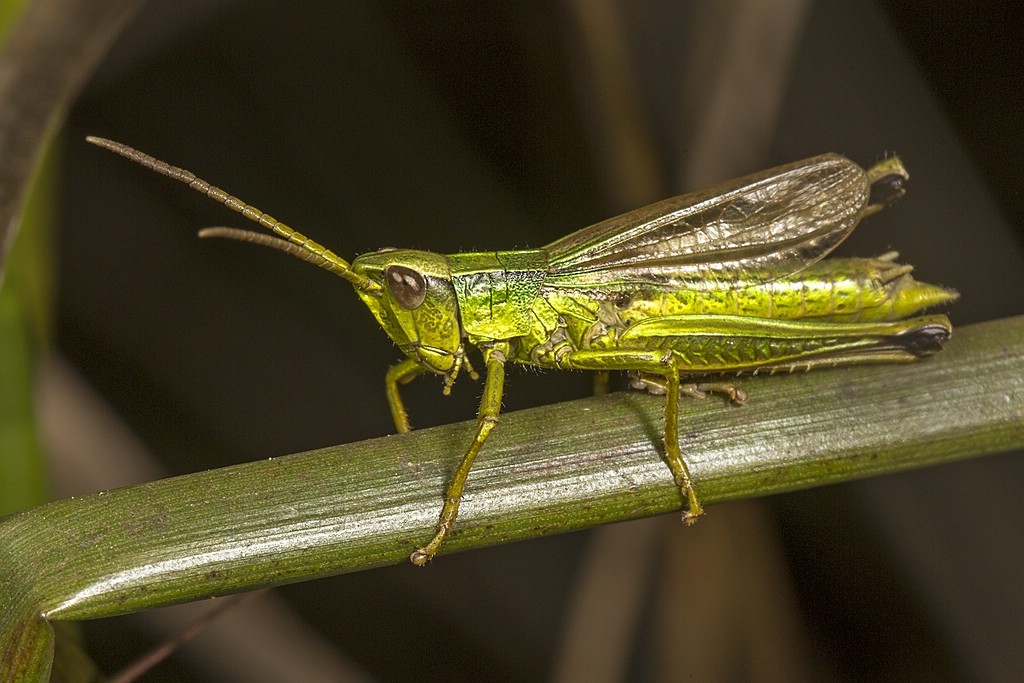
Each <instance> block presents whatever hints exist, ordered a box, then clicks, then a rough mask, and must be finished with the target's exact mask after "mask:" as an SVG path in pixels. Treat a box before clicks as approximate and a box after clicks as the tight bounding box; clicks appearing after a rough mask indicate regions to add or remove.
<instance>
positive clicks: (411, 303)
mask: <svg viewBox="0 0 1024 683" xmlns="http://www.w3.org/2000/svg"><path fill="white" fill-rule="evenodd" d="M384 279H385V280H387V282H388V289H390V290H391V294H392V295H393V296H394V297H395V300H396V301H397V302H398V305H399V306H401V307H402V308H404V309H405V310H407V311H411V310H414V309H416V308H419V305H420V304H422V303H423V299H425V298H426V296H427V283H426V282H425V281H424V279H423V276H422V275H420V274H419V273H417V272H416V271H415V270H413V269H412V268H406V267H405V266H389V267H388V268H387V269H385V270H384Z"/></svg>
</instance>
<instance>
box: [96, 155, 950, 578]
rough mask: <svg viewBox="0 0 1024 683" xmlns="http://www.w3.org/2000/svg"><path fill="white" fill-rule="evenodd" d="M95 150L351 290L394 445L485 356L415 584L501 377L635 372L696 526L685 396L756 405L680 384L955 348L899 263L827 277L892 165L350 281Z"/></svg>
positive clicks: (433, 258)
mask: <svg viewBox="0 0 1024 683" xmlns="http://www.w3.org/2000/svg"><path fill="white" fill-rule="evenodd" d="M88 140H89V141H90V142H92V143H94V144H97V145H100V146H101V147H105V148H107V149H109V150H111V151H113V152H116V153H118V154H121V155H123V156H125V157H127V158H128V159H131V160H132V161H135V162H138V163H139V164H142V165H143V166H145V167H147V168H150V169H152V170H154V171H156V172H158V173H161V174H163V175H166V176H169V177H171V178H174V179H176V180H180V181H181V182H183V183H186V184H187V185H188V186H189V187H191V188H192V189H194V190H198V191H199V192H202V193H203V194H206V195H207V196H209V197H211V198H213V199H215V200H217V201H219V202H221V203H222V204H224V205H226V206H227V207H228V208H230V209H233V210H234V211H238V212H239V213H241V214H242V215H243V216H245V217H246V218H248V219H250V220H252V221H255V222H256V223H259V224H260V225H261V226H263V227H264V228H266V229H267V230H269V231H270V232H273V233H274V234H276V235H277V237H271V236H269V235H265V234H262V233H256V232H251V231H247V230H239V229H235V228H225V227H216V228H207V229H205V230H202V231H201V232H200V233H199V235H200V236H201V237H225V238H230V239H236V240H241V241H243V242H253V243H256V244H260V245H263V246H268V247H272V248H274V249H278V250H280V251H283V252H285V253H287V254H291V255H292V256H296V257H298V258H300V259H302V260H304V261H308V262H309V263H312V264H313V265H316V266H319V267H321V268H323V269H325V270H328V271H330V272H332V273H334V274H335V275H338V276H340V277H342V278H344V279H346V280H348V281H349V282H351V283H352V285H353V287H355V290H356V293H357V294H358V295H359V297H360V298H361V299H362V300H363V302H364V303H365V304H366V305H367V306H368V307H369V308H370V311H371V312H372V313H373V315H374V317H375V318H376V319H377V322H378V323H379V324H380V326H381V327H383V328H384V331H385V332H387V334H388V336H389V337H391V339H392V340H393V341H394V342H395V343H396V344H397V345H398V347H399V348H400V349H401V350H402V352H403V353H405V355H406V356H407V357H406V358H405V360H403V361H401V362H400V363H398V364H397V365H395V366H394V367H392V368H391V369H390V370H388V372H387V376H386V379H385V391H386V394H387V399H388V404H389V406H390V408H391V414H392V417H393V418H394V422H395V427H396V429H397V430H398V431H399V432H407V431H409V429H410V425H409V418H408V414H407V413H406V410H405V406H404V405H403V403H402V399H401V397H400V395H399V385H402V384H405V383H407V382H409V381H410V380H412V379H413V378H414V377H417V376H418V375H421V374H423V373H425V372H433V373H436V374H439V375H441V376H442V378H443V380H444V393H445V394H447V393H449V392H450V390H451V387H452V385H453V384H454V382H455V380H456V378H457V377H458V376H459V373H460V372H461V371H463V370H465V371H466V372H467V373H468V374H470V375H471V376H472V377H473V378H474V379H476V378H478V375H477V374H476V373H475V372H474V371H473V368H472V366H471V365H470V362H469V359H468V358H467V356H466V350H467V347H468V346H475V347H476V348H477V349H479V351H480V352H481V354H482V355H483V361H484V364H485V366H486V380H485V383H484V392H483V398H482V399H481V401H480V409H479V412H478V417H477V428H476V435H475V436H474V437H473V441H472V443H470V445H469V448H468V449H467V450H466V454H465V456H463V458H462V462H461V463H459V466H458V467H457V468H456V470H455V474H454V476H453V477H452V480H451V484H450V485H449V487H448V491H447V494H446V495H445V501H444V506H443V508H442V510H441V514H440V518H439V520H438V524H437V531H436V533H435V535H434V537H433V538H432V539H431V540H430V541H429V542H428V543H427V544H426V545H424V546H423V547H420V548H417V549H416V550H415V551H414V552H413V553H412V555H411V556H410V560H411V561H412V563H413V564H416V565H420V566H422V565H424V564H426V563H427V562H428V561H430V560H431V559H432V558H433V557H434V555H436V554H437V552H438V550H439V548H440V547H441V545H442V544H443V543H444V540H445V538H446V537H447V536H448V534H449V532H450V531H451V529H452V526H453V524H454V523H455V519H456V515H457V514H458V510H459V502H460V501H461V499H462V490H463V486H464V485H465V483H466V479H467V477H468V476H469V472H470V469H471V468H472V466H473V460H474V459H475V458H476V456H477V454H478V453H479V452H480V448H481V447H482V446H483V444H484V442H485V441H486V440H487V436H488V434H490V432H491V430H492V429H493V428H494V426H495V425H496V424H497V423H498V414H499V411H500V408H501V398H502V392H503V388H504V382H505V364H506V363H509V362H512V363H520V364H523V365H532V366H535V367H540V368H553V369H559V370H565V369H573V370H595V371H599V372H602V373H606V372H607V371H611V370H625V371H629V372H630V373H631V374H632V378H633V382H632V383H633V386H635V387H637V388H646V389H648V390H649V391H651V392H652V393H662V394H664V395H665V460H666V462H667V463H668V466H669V469H670V470H671V471H672V475H673V477H674V478H675V481H676V484H677V485H678V486H679V488H680V490H681V491H682V494H683V496H684V497H685V499H686V501H687V506H688V509H687V511H686V513H685V514H684V517H683V518H684V520H685V521H686V522H687V523H692V522H693V521H694V520H695V519H696V518H697V517H699V516H700V515H702V514H703V512H704V511H703V508H702V507H701V504H700V500H699V499H698V496H697V493H696V490H695V489H694V484H693V479H692V477H691V476H690V472H689V470H688V468H687V466H686V462H685V461H684V460H683V457H682V454H681V453H680V449H679V436H678V426H677V423H678V403H679V395H680V393H683V394H686V395H691V396H697V397H700V396H704V395H705V394H706V393H707V392H716V393H722V394H725V395H726V396H728V397H729V398H730V399H731V400H732V401H734V402H736V403H742V402H744V401H745V400H746V399H747V394H746V392H745V391H744V390H742V389H740V388H738V387H736V386H734V385H731V384H727V383H720V382H710V383H698V384H681V383H680V377H681V376H691V375H697V376H700V375H718V374H723V373H731V374H738V373H742V372H752V373H754V372H758V371H761V370H766V371H770V372H777V371H794V370H810V369H812V368H818V367H835V366H840V365H854V364H859V363H876V362H896V363H901V362H910V361H914V360H917V359H918V358H920V357H922V356H927V355H930V354H932V353H934V352H936V351H938V350H939V349H940V348H941V347H942V344H943V343H944V342H945V341H946V340H947V339H948V338H949V335H950V332H951V326H950V323H949V320H948V318H946V316H944V315H927V316H919V317H911V316H914V315H915V314H917V313H920V312H921V311H923V310H924V309H926V308H929V307H932V306H935V305H938V304H941V303H945V302H949V301H952V300H954V299H955V298H956V297H957V294H956V292H953V291H951V290H948V289H945V288H943V287H938V286H935V285H929V284H925V283H921V282H917V281H915V280H914V279H913V277H912V276H911V270H912V267H911V266H909V265H900V264H898V263H896V258H897V257H898V256H897V254H896V253H895V252H892V253H888V254H885V255H883V256H880V257H878V258H874V259H866V258H837V259H829V260H826V261H822V260H821V259H822V257H824V256H825V255H826V254H828V253H829V252H830V251H832V250H833V249H834V248H835V247H836V245H838V244H839V243H840V242H842V241H843V240H844V239H845V238H846V237H847V236H848V235H849V234H850V232H851V231H852V230H853V229H854V227H856V226H857V224H858V223H859V222H860V220H861V218H863V217H865V216H867V215H870V214H872V213H875V212H876V211H878V210H880V209H882V208H883V207H884V205H885V204H886V203H887V202H889V201H892V200H894V199H896V198H897V197H899V196H900V195H902V194H903V192H904V189H903V187H904V183H905V182H906V180H907V178H908V174H907V172H906V170H905V169H904V167H903V165H902V163H901V162H900V161H899V159H898V158H896V157H890V158H888V159H885V160H884V161H882V162H880V163H878V164H876V165H874V166H872V167H871V168H869V169H867V170H864V169H863V168H861V167H860V166H858V165H857V164H855V163H853V162H852V161H850V160H848V159H846V158H844V157H842V156H839V155H837V154H823V155H821V156H817V157H813V158H810V159H806V160H804V161H797V162H795V163H792V164H788V165H785V166H780V167H778V168H773V169H770V170H768V171H763V172H761V173H756V174H753V175H749V176H746V177H744V178H740V179H737V180H732V181H729V182H727V183H723V184H721V185H717V186H715V187H712V188H710V189H707V190H701V191H698V192H693V193H690V194H686V195H682V196H679V197H675V198H672V199H666V200H664V201H661V202H658V203H656V204H652V205H650V206H647V207H645V208H642V209H637V210H636V211H632V212H630V213H626V214H623V215H622V216H618V217H616V218H612V219H609V220H606V221H604V222H601V223H598V224H596V225H593V226H591V227H589V228H585V229H583V230H580V231H578V232H575V233H572V234H571V235H568V236H566V237H563V238H562V239H559V240H556V241H555V242H552V243H551V244H549V245H547V246H546V247H544V248H542V249H530V250H523V251H488V252H477V253H467V254H448V255H442V254H434V253H431V252H427V251H414V250H398V249H382V250H380V251H378V252H374V253H370V254H364V255H362V256H360V257H358V258H357V259H355V260H354V261H353V262H352V263H351V264H350V263H349V262H347V261H345V260H344V259H342V258H341V257H339V256H338V255H336V254H335V253H333V252H331V251H329V250H328V249H326V248H325V247H323V246H321V245H319V244H317V243H316V242H314V241H313V240H311V239H309V238H308V237H306V236H305V235H303V234H301V233H299V232H297V231H295V230H293V229H292V228H290V227H288V226H287V225H285V224H283V223H281V222H280V221H278V220H276V219H275V218H271V217H270V216H269V215H267V214H265V213H263V212H262V211H260V210H258V209H256V208H254V207H252V206H250V205H248V204H246V203H244V202H243V201H241V200H239V199H237V198H236V197H233V196H231V195H229V194H227V193H226V192H224V191H223V190H221V189H219V188H217V187H214V186H212V185H210V184H209V183H207V182H205V181H203V180H201V179H199V178H197V177H196V176H195V175H194V174H192V173H190V172H189V171H186V170H184V169H181V168H177V167H175V166H171V165H169V164H166V163H164V162H162V161H159V160H157V159H154V158H153V157H151V156H148V155H146V154H143V153H142V152H139V151H137V150H135V149H132V148H131V147H127V146H126V145H122V144H120V143H117V142H112V141H110V140H104V139H101V138H94V137H90V138H88ZM873 195H874V197H873Z"/></svg>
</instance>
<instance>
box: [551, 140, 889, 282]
mask: <svg viewBox="0 0 1024 683" xmlns="http://www.w3.org/2000/svg"><path fill="white" fill-rule="evenodd" d="M869 191H870V187H869V183H868V180H867V176H866V174H865V171H864V169H862V168H861V167H860V166H858V165H857V164H855V163H853V162H852V161H850V160H849V159H846V158H845V157H842V156H839V155H838V154H823V155H821V156H817V157H813V158H811V159H805V160H804V161H798V162H795V163H792V164H788V165H786V166H780V167H778V168H774V169H770V170H767V171H762V172H760V173H757V174H754V175H750V176H746V177H743V178H739V179H737V180H732V181H729V182H727V183H723V184H721V185H717V186H715V187H712V188H709V189H706V190H700V191H697V192H692V193H690V194H685V195H681V196H679V197H674V198H672V199H666V200H664V201H661V202H658V203H656V204H651V205H650V206H647V207H644V208H642V209H637V210H636V211H632V212H630V213H626V214H623V215H621V216H617V217H616V218H611V219H609V220H606V221H603V222H601V223H598V224H596V225H592V226H590V227H589V228H584V229H583V230H580V231H578V232H575V233H573V234H571V235H568V236H566V237H563V238H562V239H560V240H557V241H555V242H552V243H551V244H549V245H548V246H547V247H545V251H546V252H547V255H548V262H549V264H550V270H549V273H548V277H547V279H546V281H545V288H551V289H563V290H587V291H596V290H604V291H608V292H622V291H633V290H640V289H651V288H655V289H672V288H681V287H690V288H701V287H707V286H714V287H716V288H721V287H723V286H724V287H728V288H739V287H743V286H746V284H748V283H751V282H753V281H756V282H764V281H766V280H774V279H777V278H781V277H785V276H787V275H791V274H793V273H795V272H797V271H799V270H801V269H803V268H805V267H806V266H808V265H810V264H811V263H814V262H815V261H817V260H819V259H821V258H822V257H823V256H825V255H826V254H828V253H829V252H830V251H832V249H834V248H835V247H836V245H838V244H839V243H840V242H842V241H843V240H844V239H845V238H846V236H847V235H849V234H850V231H852V230H853V228H854V227H856V225H857V223H858V222H859V220H860V218H861V216H862V214H863V212H864V210H865V208H866V206H867V204H868V198H869Z"/></svg>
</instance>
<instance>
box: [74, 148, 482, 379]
mask: <svg viewBox="0 0 1024 683" xmlns="http://www.w3.org/2000/svg"><path fill="white" fill-rule="evenodd" d="M87 139H88V140H89V142H91V143H93V144H96V145H99V146H100V147H104V148H106V149H108V150H110V151H112V152H115V153H117V154H120V155H121V156H124V157H126V158H128V159H131V160H132V161H134V162H136V163H139V164H141V165H143V166H145V167H146V168H149V169H151V170H153V171H156V172H157V173H160V174H161V175H165V176H167V177H169V178H173V179H174V180H178V181H181V182H183V183H185V184H186V185H188V186H189V187H191V188H192V189H193V190H197V191H199V192H201V193H203V194H205V195H206V196H208V197H210V198H211V199H214V200H216V201H218V202H221V203H222V204H224V205H225V206H227V207H228V208H229V209H232V210H234V211H238V212H239V213H241V214H242V215H243V216H245V217H246V218H248V219H249V220H251V221H254V222H256V223H259V224H260V225H261V226H262V227H263V228H265V229H267V230H268V231H270V232H272V233H274V235H276V237H272V236H270V235H265V234H263V233H256V232H251V231H249V230H239V229H237V228H225V227H215V228H206V229H205V230H202V231H200V233H199V236H200V237H226V238H229V239H235V240H240V241H243V242H252V243H254V244H259V245H262V246H266V247H271V248H273V249H277V250H278V251H283V252H285V253H286V254H290V255H292V256H295V257H296V258H299V259H302V260H303V261H306V262H307V263H312V264H313V265H315V266H318V267H320V268H323V269H324V270H327V271H330V272H332V273H334V274H335V275H337V276H339V277H342V278H344V279H346V280H348V281H349V282H351V283H352V286H353V287H355V289H356V292H358V293H359V297H360V298H361V299H362V300H363V301H364V302H365V303H366V305H367V306H369V308H370V311H372V312H373V315H374V317H376V318H377V321H378V322H379V323H380V326H381V327H383V328H384V331H385V332H387V333H388V336H390V337H391V339H393V340H394V342H395V343H396V344H398V346H399V348H401V349H402V351H404V352H405V354H406V355H408V356H409V357H410V358H413V359H415V360H417V361H419V362H420V363H422V364H423V366H424V367H426V368H427V369H429V370H432V371H434V372H436V373H438V374H442V375H444V376H445V391H446V392H447V391H448V388H449V387H450V386H451V383H452V382H453V381H454V380H455V377H456V375H457V374H458V372H459V369H460V368H461V367H462V366H464V365H465V366H466V367H467V369H468V370H469V371H470V372H471V373H472V369H471V368H469V366H468V361H467V360H466V358H465V356H464V355H463V347H462V325H461V323H460V322H459V306H458V301H457V299H456V298H455V290H454V288H453V287H452V282H451V272H450V269H449V267H448V260H447V259H446V258H445V257H444V256H441V255H438V254H432V253H430V252H426V251H411V250H405V251H398V250H387V251H385V250H382V251H379V252H376V253H373V254H365V255H363V256H360V257H359V258H357V259H356V260H355V261H354V262H353V263H352V264H349V263H348V262H347V261H346V260H345V259H343V258H341V257H340V256H338V255H337V254H335V253H334V252H332V251H330V250H329V249H327V248H326V247H324V246H322V245H320V244H317V243H316V242H314V241H313V240H311V239H309V238H308V237H306V236H305V235H303V234H302V233H300V232H299V231H297V230H294V229H292V228H290V227H288V226H287V225H285V224H284V223H282V222H280V221H278V220H277V219H275V218H273V217H272V216H269V215H267V214H266V213H264V212H262V211H260V210H259V209H257V208H256V207H254V206H250V205H249V204H246V203H245V202H243V201H242V200H241V199H238V198H237V197H233V196H231V195H230V194H228V193H227V192H225V191H224V190H221V189H220V188H218V187H214V186H213V185H210V184H209V183H208V182H206V181H205V180H202V179H201V178H197V177H196V176H195V174H193V173H192V172H191V171H186V170H185V169H183V168H178V167H177V166H171V165H170V164H167V163H165V162H163V161H160V160H159V159H155V158H153V157H151V156H149V155H148V154H144V153H143V152H140V151H138V150H137V149H133V148H131V147H129V146H127V145H123V144H121V143H119V142H114V141H112V140H105V139H103V138H96V137H89V138H87Z"/></svg>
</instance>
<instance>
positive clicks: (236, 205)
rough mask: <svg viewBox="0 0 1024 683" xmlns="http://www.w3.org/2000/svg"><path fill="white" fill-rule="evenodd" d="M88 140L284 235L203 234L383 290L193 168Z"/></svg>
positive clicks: (114, 144) (222, 231)
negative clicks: (199, 175) (273, 251)
mask: <svg viewBox="0 0 1024 683" xmlns="http://www.w3.org/2000/svg"><path fill="white" fill-rule="evenodd" d="M86 140H87V141H88V142H91V143H92V144H94V145H99V146H100V147H103V148H104V149H108V150H110V151H111V152H114V153H116V154H120V155H121V156H123V157H125V158H126V159H131V160H132V161H134V162H136V163H138V164H141V165H143V166H145V167H146V168H148V169H150V170H153V171H156V172H157V173H159V174H161V175H165V176H167V177H168V178H173V179H174V180H178V181H181V182H183V183H185V184H186V185H188V186H189V187H191V188H192V189H193V190H196V191H197V192H202V193H203V194H205V195H206V196H207V197H209V198H210V199H213V200H215V201H218V202H220V203H221V204H223V205H224V206H226V207H228V208H229V209H231V210H232V211H237V212H238V213H240V214H242V215H243V216H245V217H246V218H248V219H249V220H251V221H253V222H255V223H259V224H260V225H262V226H263V227H264V228H266V229H267V230H270V231H271V232H273V233H274V234H276V235H278V236H279V237H280V238H281V239H277V238H275V237H270V236H269V235H263V234H260V233H256V232H250V231H248V230H238V229H236V228H208V229H206V230H203V231H201V232H200V233H199V236H200V237H225V238H228V239H235V240H241V241H243V242H253V243H255V244H261V245H263V246H266V247H271V248H274V249H277V250H278V251H283V252H285V253H286V254H291V255H292V256H295V257H297V258H300V259H302V260H303V261H306V262H307V263H312V264H313V265H315V266H319V267H320V268H323V269H324V270H327V271H330V272H332V273H334V274H335V275H338V276H340V277H343V278H345V279H346V280H348V281H349V282H351V283H352V284H353V285H354V286H356V287H358V288H359V289H361V290H363V291H365V292H371V293H374V292H379V291H381V286H380V285H379V284H377V283H376V282H374V281H373V280H370V279H368V278H365V277H363V276H362V275H357V274H356V273H353V272H352V269H351V266H350V265H349V263H348V261H346V260H345V259H343V258H341V257H340V256H338V255H337V254H335V253H334V252H333V251H331V250H330V249H328V248H326V247H324V246H322V245H320V244H318V243H316V242H314V241H313V240H311V239H309V238H308V237H306V236H305V235H303V234H302V233H301V232H299V231H297V230H293V229H292V228H290V227H288V226H287V225H285V224H284V223H282V222H281V221H279V220H277V219H276V218H274V217H273V216H270V215H269V214H266V213H263V212H262V211H260V210H259V209H257V208H256V207H254V206H250V205H249V204H246V203H245V202H243V201H242V200H241V199H239V198H238V197H234V196H232V195H230V194H228V193H227V192H225V191H224V190H222V189H220V188H219V187H215V186H213V185H211V184H210V183H208V182H206V181H205V180H203V179H201V178H197V177H196V175H195V174H194V173H192V172H191V171H186V170H185V169H183V168H178V167H177V166H171V165H170V164H168V163H165V162H163V161H160V160H159V159H156V158H154V157H151V156H149V155H148V154H146V153H144V152H140V151H139V150H137V149H134V148H132V147H129V146H128V145H123V144H121V143H120V142H114V141H113V140H107V139H106V138H98V137H94V136H91V135H90V136H89V137H87V138H86Z"/></svg>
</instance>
